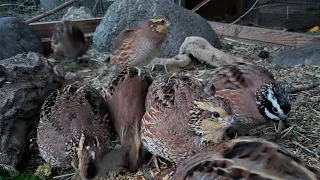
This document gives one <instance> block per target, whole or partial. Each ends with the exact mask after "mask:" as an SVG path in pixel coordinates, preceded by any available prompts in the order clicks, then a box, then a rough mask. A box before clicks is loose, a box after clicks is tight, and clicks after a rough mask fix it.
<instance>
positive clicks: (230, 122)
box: [223, 116, 236, 127]
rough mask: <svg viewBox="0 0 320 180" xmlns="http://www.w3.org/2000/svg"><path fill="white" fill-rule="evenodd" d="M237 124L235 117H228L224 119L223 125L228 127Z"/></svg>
mask: <svg viewBox="0 0 320 180" xmlns="http://www.w3.org/2000/svg"><path fill="white" fill-rule="evenodd" d="M235 123H236V120H235V119H234V117H233V116H228V117H226V118H224V119H223V124H224V125H225V126H226V127H230V126H233V125H234V124H235Z"/></svg>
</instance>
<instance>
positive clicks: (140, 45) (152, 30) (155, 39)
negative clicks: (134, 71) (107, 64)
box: [111, 15, 170, 68]
mask: <svg viewBox="0 0 320 180" xmlns="http://www.w3.org/2000/svg"><path fill="white" fill-rule="evenodd" d="M169 25H170V23H169V20H168V17H167V16H165V15H160V16H156V17H154V18H152V19H149V20H145V21H142V22H141V23H140V25H139V26H138V27H133V28H129V29H125V30H123V31H122V32H121V33H120V35H119V36H118V37H117V38H116V39H115V41H114V46H113V50H114V54H115V55H113V56H111V63H113V64H116V65H118V66H121V67H127V66H130V67H133V66H137V67H140V68H141V67H143V66H145V65H147V64H149V63H150V62H151V60H152V59H153V58H155V57H156V56H158V55H159V53H160V50H161V46H162V44H163V42H164V41H165V38H166V32H167V30H168V27H169Z"/></svg>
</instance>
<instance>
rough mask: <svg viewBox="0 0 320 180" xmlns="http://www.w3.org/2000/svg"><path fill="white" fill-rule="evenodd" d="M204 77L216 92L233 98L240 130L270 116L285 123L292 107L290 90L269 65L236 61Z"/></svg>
mask: <svg viewBox="0 0 320 180" xmlns="http://www.w3.org/2000/svg"><path fill="white" fill-rule="evenodd" d="M203 78H204V81H206V86H207V87H209V86H212V85H213V86H214V87H215V91H216V92H215V96H218V97H219V96H220V97H222V98H225V99H228V100H229V101H230V103H231V105H232V109H233V110H234V114H235V116H236V120H237V122H236V124H237V125H236V126H237V127H239V128H237V129H239V132H238V133H240V134H241V133H246V132H247V130H248V129H251V128H254V127H257V126H260V125H263V124H266V123H268V122H269V121H270V120H272V121H275V122H284V123H286V119H287V116H288V114H289V112H290V111H291V105H290V100H289V91H288V89H287V87H286V86H284V85H282V84H280V83H279V82H276V80H275V78H274V76H273V75H272V73H270V72H269V71H268V70H267V69H265V68H263V67H261V66H258V65H254V64H249V63H234V64H230V65H225V66H222V67H220V68H218V69H217V70H216V71H214V72H213V73H212V74H206V75H204V76H203ZM278 131H279V130H278Z"/></svg>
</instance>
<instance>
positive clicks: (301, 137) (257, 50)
mask: <svg viewBox="0 0 320 180" xmlns="http://www.w3.org/2000/svg"><path fill="white" fill-rule="evenodd" d="M221 44H222V46H223V49H222V50H223V51H224V52H226V53H231V54H233V55H235V56H239V57H242V58H244V59H245V60H246V61H248V62H252V63H255V64H258V65H261V66H264V67H266V68H267V69H269V70H270V71H271V72H272V73H273V74H274V75H275V77H276V79H277V80H278V81H281V82H283V83H288V84H289V85H292V86H293V87H294V88H296V87H300V86H306V85H310V84H312V83H313V82H318V81H319V79H320V67H316V66H306V65H303V66H297V67H282V66H275V65H272V64H270V63H269V60H268V58H265V59H264V58H260V57H259V54H260V55H261V54H263V52H261V51H267V52H269V53H270V55H269V57H270V56H273V55H274V54H275V53H277V52H280V51H282V50H285V49H288V48H289V47H284V46H271V45H268V44H259V45H256V44H253V43H248V42H240V41H237V40H232V39H228V38H225V39H221ZM264 53H265V52H264ZM88 56H89V57H90V59H91V60H93V61H91V62H89V63H82V64H72V65H70V64H69V65H66V66H64V68H65V70H67V71H72V72H75V73H77V74H78V75H80V76H82V77H83V78H84V79H83V81H85V82H86V83H89V84H91V85H92V86H94V87H96V88H97V89H99V90H101V93H104V91H103V88H102V87H103V86H105V85H106V84H107V83H108V81H109V80H110V78H111V77H112V76H113V71H112V70H111V69H110V66H109V65H106V66H105V67H104V68H102V69H101V68H98V67H101V66H102V63H101V61H104V60H105V59H107V57H108V55H105V54H100V53H98V52H96V51H95V50H94V49H90V51H89V52H88ZM211 70H212V67H209V66H208V65H203V64H202V65H198V66H197V67H196V68H195V69H192V70H185V71H182V72H180V73H181V74H188V75H193V76H200V75H202V74H205V73H210V71H211ZM163 75H164V73H163V72H153V74H152V76H153V77H154V78H157V77H159V76H163ZM291 101H292V111H291V113H290V116H289V120H290V124H291V126H290V127H289V128H287V129H285V130H283V132H282V133H281V136H280V137H276V136H275V134H274V133H275V129H274V125H273V124H269V125H265V126H263V127H259V128H257V129H253V130H252V131H251V134H252V136H258V137H262V138H265V139H267V140H270V141H273V142H276V143H278V144H280V145H281V146H283V147H286V148H288V149H289V150H290V151H291V152H293V153H294V154H296V155H297V156H299V157H300V158H302V159H303V160H304V161H305V162H306V163H307V164H309V165H311V166H314V167H315V168H317V169H318V170H320V158H319V156H320V87H316V88H314V89H310V90H305V91H301V92H297V93H295V94H291ZM30 136H31V140H30V142H31V143H30V147H29V153H28V154H30V155H29V156H28V157H27V159H25V160H26V162H27V164H26V166H27V167H28V168H27V169H26V170H25V173H28V174H31V173H34V172H35V171H36V169H37V167H38V166H39V165H43V164H44V163H45V162H44V161H43V160H42V158H41V157H40V156H39V152H38V150H37V145H36V143H35V138H36V137H35V133H33V134H31V135H30ZM117 147H119V146H118V145H117V141H116V140H115V141H114V143H113V145H112V147H111V149H116V148H117ZM43 169H47V171H48V172H50V173H48V174H50V176H49V177H47V179H51V178H53V177H55V178H54V179H70V178H71V177H72V176H71V175H68V174H69V173H72V172H73V170H72V169H69V170H66V169H53V170H51V169H50V168H49V167H47V166H42V170H41V171H44V170H43ZM149 171H150V173H151V174H152V175H155V174H156V170H155V169H154V167H150V168H149ZM42 173H43V172H42ZM40 174H41V173H40ZM61 175H63V177H60V178H57V176H61ZM64 175H66V176H64ZM96 179H144V177H143V175H142V172H141V171H139V172H138V173H137V174H130V173H126V172H124V171H121V172H119V171H112V172H110V173H109V174H107V175H106V176H104V177H97V178H96Z"/></svg>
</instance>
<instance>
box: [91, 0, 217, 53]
mask: <svg viewBox="0 0 320 180" xmlns="http://www.w3.org/2000/svg"><path fill="white" fill-rule="evenodd" d="M160 14H167V15H168V16H169V21H170V23H171V26H170V27H169V32H168V33H167V38H166V41H165V42H164V45H163V54H162V57H173V56H175V55H177V54H178V52H179V48H180V45H181V44H182V42H183V41H184V39H185V38H186V37H188V36H200V37H203V38H205V39H206V40H208V41H209V42H210V43H211V44H212V45H213V46H214V47H216V48H221V45H220V42H219V39H218V37H217V35H216V34H215V32H214V31H213V30H212V28H211V26H210V25H209V24H208V23H207V21H206V20H205V19H203V18H202V17H201V16H199V15H198V14H195V13H193V12H191V11H190V10H187V9H185V8H183V7H181V6H178V5H176V4H174V3H173V1H172V0H152V1H151V0H121V1H115V2H114V3H113V4H112V5H111V6H110V7H109V9H108V10H107V13H106V15H105V16H104V18H103V19H102V21H101V23H100V24H99V26H98V27H97V28H96V31H95V33H94V35H93V44H94V47H95V48H96V49H97V50H99V51H102V52H112V43H113V40H114V38H115V37H116V36H118V34H119V33H120V32H121V31H122V30H123V29H125V28H128V27H131V26H133V25H137V24H138V23H139V21H141V20H143V19H149V18H151V17H153V16H156V15H160Z"/></svg>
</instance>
